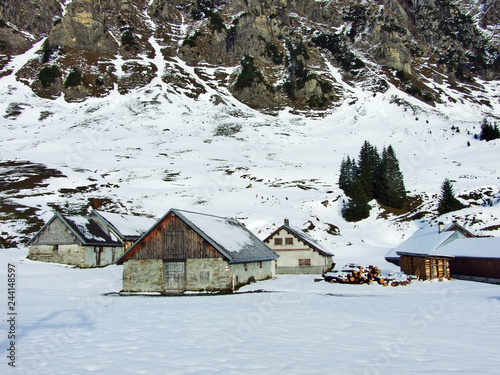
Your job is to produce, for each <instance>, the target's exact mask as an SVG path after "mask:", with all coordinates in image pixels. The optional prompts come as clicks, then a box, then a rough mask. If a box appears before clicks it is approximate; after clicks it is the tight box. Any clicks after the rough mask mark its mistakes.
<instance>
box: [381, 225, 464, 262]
mask: <svg viewBox="0 0 500 375" xmlns="http://www.w3.org/2000/svg"><path fill="white" fill-rule="evenodd" d="M471 237H474V235H473V234H472V233H471V232H469V231H468V230H467V229H465V228H464V227H462V226H461V225H459V224H457V223H451V224H448V225H445V224H443V223H439V224H438V225H437V226H429V227H426V228H422V229H419V230H418V231H417V232H415V233H414V234H413V235H412V236H411V237H410V238H408V239H407V240H406V241H405V242H403V243H402V244H401V245H399V246H398V247H396V248H393V249H391V250H390V251H389V252H388V253H387V254H386V256H385V260H386V261H388V262H390V263H393V264H395V265H396V266H401V260H402V258H401V256H400V255H399V254H400V253H401V254H403V255H408V254H417V255H420V256H422V255H424V254H430V253H432V252H433V251H434V250H436V249H438V248H439V247H441V246H443V245H445V244H446V243H448V242H450V241H453V240H455V239H458V238H471ZM429 267H430V264H429Z"/></svg>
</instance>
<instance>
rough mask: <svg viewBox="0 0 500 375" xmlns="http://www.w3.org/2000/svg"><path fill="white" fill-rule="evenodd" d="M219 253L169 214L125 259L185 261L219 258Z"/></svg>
mask: <svg viewBox="0 0 500 375" xmlns="http://www.w3.org/2000/svg"><path fill="white" fill-rule="evenodd" d="M221 257H222V254H221V253H219V251H217V250H216V249H215V248H214V247H213V246H212V245H210V244H209V243H208V242H207V241H206V240H205V239H204V238H203V237H201V236H200V235H199V234H198V233H196V232H195V231H194V230H193V229H191V228H190V227H189V226H188V225H187V224H186V223H184V222H183V221H182V220H181V219H180V218H179V217H177V216H176V215H175V214H173V213H171V214H169V215H168V216H167V217H165V218H164V219H163V220H162V221H161V222H159V223H158V224H157V225H156V227H155V228H154V229H153V230H152V231H151V232H149V233H148V234H147V235H146V236H145V237H144V238H143V239H142V240H141V242H140V243H139V244H137V245H136V247H135V250H134V252H133V253H132V254H128V255H127V256H126V257H125V260H126V259H164V260H169V261H183V260H186V259H204V258H221Z"/></svg>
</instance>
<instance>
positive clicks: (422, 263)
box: [400, 255, 450, 280]
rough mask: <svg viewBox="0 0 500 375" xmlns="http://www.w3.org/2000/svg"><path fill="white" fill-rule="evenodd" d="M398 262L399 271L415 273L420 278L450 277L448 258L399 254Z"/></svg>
mask: <svg viewBox="0 0 500 375" xmlns="http://www.w3.org/2000/svg"><path fill="white" fill-rule="evenodd" d="M400 264H401V271H403V272H404V273H406V274H408V275H415V276H416V277H418V278H419V279H420V280H432V279H436V278H449V277H450V264H449V259H448V258H440V257H428V258H424V257H413V256H408V255H401V257H400Z"/></svg>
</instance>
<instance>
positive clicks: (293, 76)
mask: <svg viewBox="0 0 500 375" xmlns="http://www.w3.org/2000/svg"><path fill="white" fill-rule="evenodd" d="M499 14H500V5H499V3H498V2H497V0H484V3H479V2H475V1H465V0H380V1H364V2H360V1H354V0H340V1H326V0H325V1H317V0H259V1H257V0H234V1H217V0H195V1H182V0H173V1H166V0H134V1H130V0H67V1H60V0H23V1H20V0H3V1H2V3H1V4H0V77H1V76H5V75H8V74H11V73H12V70H9V62H11V61H12V59H13V58H14V57H15V56H16V55H20V54H23V53H25V52H26V51H28V50H30V49H31V48H32V47H33V46H34V45H35V44H36V43H37V42H41V41H43V44H41V47H40V49H39V51H37V53H36V55H35V56H36V58H33V59H31V60H29V61H27V63H26V64H25V65H24V66H23V68H22V69H20V70H18V71H17V73H16V74H17V79H18V80H20V81H22V82H24V83H25V84H26V85H29V86H30V87H31V89H32V90H33V92H34V93H36V94H37V95H38V96H40V97H44V98H57V97H59V96H61V95H63V96H64V98H65V99H66V100H67V101H82V100H85V99H86V98H89V97H103V96H107V95H109V93H110V92H111V91H113V90H118V92H120V93H127V92H129V91H130V90H132V89H134V88H139V87H144V86H147V85H149V84H154V80H155V79H161V80H162V81H163V82H166V83H169V85H170V87H171V89H172V90H173V91H174V92H179V90H181V91H182V92H183V93H185V94H186V95H189V96H191V97H197V96H198V95H200V94H201V93H204V91H205V88H204V86H203V85H200V84H199V83H198V82H200V80H203V81H204V82H207V83H209V84H210V87H213V88H214V89H215V90H216V91H220V92H222V91H224V92H225V93H227V92H229V93H231V94H232V95H233V96H234V97H236V98H237V99H238V100H240V101H241V102H243V103H245V104H247V105H249V106H251V107H254V108H258V109H262V110H275V109H278V108H282V107H284V106H290V107H292V108H295V109H300V110H307V109H316V110H322V109H326V108H329V107H332V106H335V105H336V103H339V102H340V101H342V100H343V99H344V98H345V86H344V85H343V83H349V84H351V85H352V84H355V85H356V86H359V87H362V88H363V89H364V90H370V91H373V92H374V93H377V92H384V91H385V90H387V88H388V87H389V85H388V82H390V83H392V84H394V85H396V87H398V88H400V89H401V90H404V91H406V92H407V93H409V94H411V95H413V96H415V97H417V98H419V99H421V100H422V101H424V102H427V103H429V104H431V105H432V104H434V103H437V102H442V101H448V100H449V98H447V95H446V92H445V91H443V89H441V87H442V84H446V85H447V86H448V87H452V88H457V89H460V90H462V91H464V92H470V100H484V99H481V98H478V96H477V95H476V94H475V93H477V92H478V91H477V90H481V88H480V86H479V85H478V82H479V81H480V80H496V79H498V78H499V73H500V53H499V47H498V46H499V43H498V42H499V40H500V37H499V36H498V35H497V33H498V30H500V28H499ZM179 62H183V64H180V63H179ZM184 63H185V64H184ZM186 64H187V65H186ZM186 66H188V67H191V68H192V69H186ZM332 66H333V67H337V68H340V72H341V74H340V75H338V74H336V73H335V72H337V71H338V70H336V69H335V70H334V69H331V68H332ZM208 67H209V68H218V69H216V70H215V72H216V73H215V74H212V73H211V74H208V73H207V71H206V70H205V69H206V68H208ZM211 72H214V70H213V69H212V70H211ZM214 100H217V98H215V99H214ZM220 100H223V99H220ZM486 104H487V103H486Z"/></svg>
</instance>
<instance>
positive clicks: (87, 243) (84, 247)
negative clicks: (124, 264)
mask: <svg viewBox="0 0 500 375" xmlns="http://www.w3.org/2000/svg"><path fill="white" fill-rule="evenodd" d="M27 245H28V246H29V255H28V258H29V259H31V260H37V261H42V262H52V263H62V264H69V265H72V266H77V267H100V266H106V265H108V264H113V263H114V262H115V261H116V259H118V258H119V257H120V256H121V255H122V254H123V244H122V243H121V242H120V241H118V240H117V239H113V238H112V237H111V236H109V235H108V234H107V233H106V232H105V231H104V230H103V229H102V228H101V227H100V226H99V225H98V224H97V223H96V222H95V221H93V220H91V219H89V218H86V217H81V216H68V215H63V214H61V213H59V212H56V213H55V214H54V216H53V217H52V218H51V219H50V220H49V221H48V222H47V223H46V224H45V225H44V226H43V227H42V229H40V231H39V232H38V233H37V234H36V235H35V236H34V237H33V238H32V239H31V240H30V241H29V242H28V244H27Z"/></svg>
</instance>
